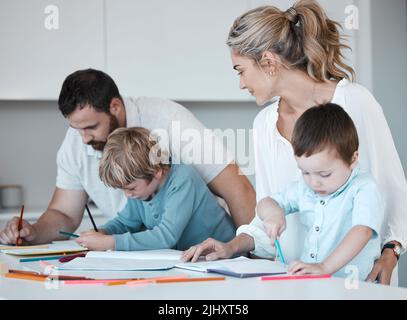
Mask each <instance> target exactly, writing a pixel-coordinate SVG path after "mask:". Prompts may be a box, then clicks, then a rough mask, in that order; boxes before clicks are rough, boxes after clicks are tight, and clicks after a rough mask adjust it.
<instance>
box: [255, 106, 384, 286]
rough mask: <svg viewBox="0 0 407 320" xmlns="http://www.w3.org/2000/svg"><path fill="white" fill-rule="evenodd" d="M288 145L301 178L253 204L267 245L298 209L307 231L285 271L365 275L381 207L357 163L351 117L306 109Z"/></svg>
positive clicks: (329, 109) (335, 110) (374, 250)
mask: <svg viewBox="0 0 407 320" xmlns="http://www.w3.org/2000/svg"><path fill="white" fill-rule="evenodd" d="M292 146H293V150H294V154H295V158H296V161H297V165H298V168H299V169H300V170H301V172H302V176H303V179H301V180H300V181H298V182H294V183H292V184H290V185H288V186H287V188H285V189H284V190H283V191H282V192H280V193H278V194H275V195H271V197H267V198H264V199H262V200H261V201H260V202H259V203H258V206H257V214H258V216H259V218H260V219H261V220H262V221H263V224H264V229H265V231H266V233H267V234H268V236H269V237H270V239H271V243H274V241H275V239H276V238H277V237H279V236H280V235H281V233H282V232H283V231H284V230H285V215H287V214H291V213H295V212H298V214H299V217H300V220H301V222H302V224H303V225H304V226H305V228H306V231H307V235H306V239H305V242H304V248H303V252H302V256H301V261H294V262H292V263H291V264H290V265H289V268H288V271H289V272H290V273H292V274H298V275H301V274H326V273H328V274H335V275H337V276H342V277H345V276H346V275H347V274H350V273H355V272H356V273H357V275H358V278H359V279H361V280H364V279H366V277H367V276H368V274H369V272H370V271H371V270H372V268H373V265H374V261H375V259H376V258H378V257H379V256H380V236H379V235H380V229H381V224H382V221H383V217H384V206H383V203H382V200H381V196H380V193H379V190H378V187H377V185H376V183H375V181H374V179H373V177H372V176H371V175H370V174H368V173H367V172H362V171H361V170H360V168H359V166H358V164H357V159H358V147H359V142H358V135H357V131H356V128H355V125H354V123H353V121H352V119H351V118H350V117H349V115H348V114H347V113H346V112H345V111H344V110H343V109H342V108H341V107H340V106H338V105H336V104H332V103H328V104H325V105H320V106H317V107H313V108H310V109H308V110H307V111H306V112H304V114H303V115H302V116H301V117H300V118H299V119H298V121H297V123H296V125H295V129H294V132H293V137H292ZM346 267H348V268H346Z"/></svg>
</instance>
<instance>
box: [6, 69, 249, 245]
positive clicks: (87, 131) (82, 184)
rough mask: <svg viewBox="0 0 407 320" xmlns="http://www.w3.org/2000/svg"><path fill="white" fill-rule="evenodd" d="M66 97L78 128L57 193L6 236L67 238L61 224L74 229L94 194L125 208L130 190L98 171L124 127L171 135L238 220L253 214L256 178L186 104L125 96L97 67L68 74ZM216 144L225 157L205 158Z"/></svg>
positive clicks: (63, 150) (60, 169) (64, 105)
mask: <svg viewBox="0 0 407 320" xmlns="http://www.w3.org/2000/svg"><path fill="white" fill-rule="evenodd" d="M58 105H59V109H60V111H61V112H62V114H63V115H64V117H65V118H66V119H67V121H68V123H69V125H70V128H69V129H68V131H67V133H66V136H65V139H64V141H63V143H62V145H61V147H60V149H59V151H58V155H57V179H56V187H55V190H54V194H53V197H52V199H51V201H50V203H49V206H48V208H47V210H46V211H45V212H44V213H43V214H42V216H41V217H40V218H39V220H38V221H37V222H36V223H35V224H33V225H30V224H29V223H28V222H26V221H24V222H23V228H22V229H21V230H20V232H18V219H17V218H15V219H12V220H10V221H9V222H8V224H7V226H6V228H5V229H4V230H3V231H1V232H0V242H3V243H16V239H17V238H18V236H19V237H20V239H21V240H20V242H22V241H24V242H25V243H46V242H50V241H53V240H60V239H64V237H63V236H60V235H59V234H58V230H59V229H63V230H65V231H71V232H73V231H74V230H76V229H77V228H78V226H79V225H80V223H81V221H82V217H83V212H84V208H85V204H86V202H87V201H88V198H89V197H90V198H91V199H92V200H93V201H94V202H95V204H96V205H97V207H98V208H99V209H100V210H101V211H102V212H103V213H104V214H105V215H106V216H108V217H113V216H115V215H116V214H117V212H119V211H121V210H122V209H123V208H124V206H125V204H126V197H125V196H124V194H123V193H122V192H121V191H120V190H116V189H113V188H109V187H107V186H105V185H104V184H103V183H102V181H101V180H100V178H99V176H98V169H99V161H100V158H101V156H102V151H103V148H104V145H105V143H106V140H107V137H108V135H109V134H110V133H111V132H112V131H114V130H115V129H116V128H119V127H144V128H146V129H148V130H150V131H152V132H153V133H155V134H161V135H163V137H164V138H167V142H168V145H167V147H168V148H169V151H170V153H171V159H172V161H173V162H174V163H176V162H179V163H181V162H182V163H191V162H192V163H191V164H192V165H193V166H194V167H195V169H196V170H197V171H198V173H199V174H200V176H201V177H202V178H203V179H204V181H205V182H206V183H207V184H208V187H209V189H210V190H211V191H212V192H213V193H214V194H215V195H217V196H219V197H221V198H223V199H224V200H225V202H226V204H227V206H228V208H229V210H230V213H231V216H232V218H233V221H234V223H235V225H236V226H237V227H238V226H240V225H242V224H246V223H249V222H250V221H251V220H252V219H253V217H254V208H255V206H256V200H255V192H254V189H253V187H252V185H251V184H250V182H249V181H248V179H247V177H246V176H244V175H242V174H239V172H240V171H239V167H238V166H237V165H236V164H235V162H234V160H233V157H231V156H230V154H229V153H228V152H227V150H226V149H225V147H224V146H223V143H222V141H221V140H220V139H218V138H217V137H216V136H214V134H213V133H212V132H210V131H208V130H207V129H206V128H205V127H204V126H203V124H202V123H201V122H199V120H198V119H196V118H195V117H194V116H193V114H192V113H191V112H189V111H188V110H187V109H185V108H184V107H183V106H181V105H179V104H177V103H175V102H173V101H170V100H164V99H159V98H147V97H139V98H136V99H132V98H128V99H123V98H122V97H121V95H120V93H119V90H118V88H117V86H116V84H115V83H114V81H113V79H112V78H111V77H110V76H109V75H107V74H106V73H104V72H102V71H98V70H93V69H87V70H79V71H76V72H74V73H72V74H71V75H69V76H68V77H67V78H66V79H65V81H64V83H63V85H62V89H61V93H60V96H59V100H58ZM191 130H192V131H193V132H194V133H199V136H200V137H203V139H204V140H202V139H201V140H200V141H192V142H193V143H194V147H196V150H197V153H198V154H201V161H199V159H198V161H196V158H194V159H193V161H191V159H190V158H188V153H187V152H182V151H183V148H184V147H190V145H191V141H190V140H191V139H185V134H187V133H188V132H191ZM174 133H175V134H174ZM208 133H209V134H208ZM164 140H165V139H164ZM164 140H163V141H164ZM213 150H216V152H218V151H219V150H221V151H223V154H224V155H225V156H224V157H223V161H222V163H210V164H206V163H204V162H203V161H202V159H207V157H205V154H207V155H208V153H209V152H212V151H213ZM210 158H211V159H213V157H212V156H211V157H210Z"/></svg>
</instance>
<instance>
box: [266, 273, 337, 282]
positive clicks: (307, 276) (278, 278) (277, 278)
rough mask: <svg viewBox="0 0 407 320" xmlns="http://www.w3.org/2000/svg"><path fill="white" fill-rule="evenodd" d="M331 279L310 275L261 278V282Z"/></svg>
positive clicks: (327, 276)
mask: <svg viewBox="0 0 407 320" xmlns="http://www.w3.org/2000/svg"><path fill="white" fill-rule="evenodd" d="M327 278H331V275H330V274H321V275H315V274H309V275H306V274H305V275H302V276H276V277H272V276H266V277H261V278H260V279H261V280H264V281H269V280H306V279H327Z"/></svg>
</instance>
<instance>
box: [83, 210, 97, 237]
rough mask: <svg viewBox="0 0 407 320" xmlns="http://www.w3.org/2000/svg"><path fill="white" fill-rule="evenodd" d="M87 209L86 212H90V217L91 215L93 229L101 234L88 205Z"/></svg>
mask: <svg viewBox="0 0 407 320" xmlns="http://www.w3.org/2000/svg"><path fill="white" fill-rule="evenodd" d="M85 208H86V211H87V212H88V215H89V218H90V221H91V222H92V225H93V229H95V231H96V232H99V230H98V228H97V227H96V223H95V221H94V220H93V217H92V215H91V214H90V210H89V207H88V205H87V204H85Z"/></svg>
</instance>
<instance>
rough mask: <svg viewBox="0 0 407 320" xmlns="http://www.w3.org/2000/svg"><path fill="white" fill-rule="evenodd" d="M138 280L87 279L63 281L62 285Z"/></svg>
mask: <svg viewBox="0 0 407 320" xmlns="http://www.w3.org/2000/svg"><path fill="white" fill-rule="evenodd" d="M134 280H138V279H123V280H121V279H89V280H65V281H64V284H72V285H76V284H108V283H110V282H122V281H134Z"/></svg>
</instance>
